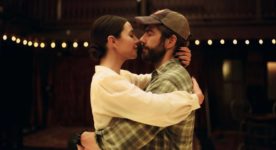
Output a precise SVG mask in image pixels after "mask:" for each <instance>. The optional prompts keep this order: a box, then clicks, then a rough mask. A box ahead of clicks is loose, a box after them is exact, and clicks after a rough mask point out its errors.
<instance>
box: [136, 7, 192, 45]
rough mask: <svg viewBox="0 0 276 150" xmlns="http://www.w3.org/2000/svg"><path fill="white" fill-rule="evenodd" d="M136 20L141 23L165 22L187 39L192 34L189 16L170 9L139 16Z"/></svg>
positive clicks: (168, 26) (165, 24)
mask: <svg viewBox="0 0 276 150" xmlns="http://www.w3.org/2000/svg"><path fill="white" fill-rule="evenodd" d="M135 20H136V21H137V22H138V23H140V24H145V25H151V24H163V25H164V26H166V27H167V28H169V29H170V30H172V31H174V32H175V33H177V34H178V35H180V36H181V37H183V38H184V39H185V40H187V39H188V38H189V36H190V34H191V33H190V26H189V22H188V20H187V18H186V17H185V16H184V15H182V14H180V13H178V12H175V11H172V10H170V9H162V10H158V11H156V12H154V13H153V14H151V15H150V16H137V17H135Z"/></svg>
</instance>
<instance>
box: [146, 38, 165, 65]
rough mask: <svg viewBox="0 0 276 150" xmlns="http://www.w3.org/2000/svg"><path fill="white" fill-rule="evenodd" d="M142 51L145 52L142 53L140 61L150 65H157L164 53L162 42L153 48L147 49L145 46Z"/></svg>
mask: <svg viewBox="0 0 276 150" xmlns="http://www.w3.org/2000/svg"><path fill="white" fill-rule="evenodd" d="M144 49H146V51H143V52H142V59H143V60H145V61H148V62H151V63H158V62H159V61H160V60H161V59H162V58H163V57H164V55H165V53H166V50H165V48H164V44H163V42H162V43H159V44H158V45H157V46H156V47H154V48H149V47H147V46H146V45H145V46H144Z"/></svg>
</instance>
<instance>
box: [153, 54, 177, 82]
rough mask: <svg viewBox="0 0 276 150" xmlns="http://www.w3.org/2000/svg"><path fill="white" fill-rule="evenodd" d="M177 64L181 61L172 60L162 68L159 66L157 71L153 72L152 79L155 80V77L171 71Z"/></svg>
mask: <svg viewBox="0 0 276 150" xmlns="http://www.w3.org/2000/svg"><path fill="white" fill-rule="evenodd" d="M176 63H179V61H178V60H177V59H175V58H172V59H170V60H169V61H167V62H165V63H164V64H162V65H161V66H159V67H158V68H157V69H155V70H154V71H153V72H152V78H154V77H155V76H157V75H159V74H162V73H164V72H166V71H167V70H168V69H170V68H171V67H172V66H173V65H174V64H176Z"/></svg>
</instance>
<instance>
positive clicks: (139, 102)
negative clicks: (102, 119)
mask: <svg viewBox="0 0 276 150" xmlns="http://www.w3.org/2000/svg"><path fill="white" fill-rule="evenodd" d="M91 93H92V94H91V100H92V107H93V108H92V109H93V113H99V114H102V115H107V116H111V117H120V118H127V119H130V120H134V121H137V122H141V123H144V124H149V125H154V126H160V127H165V126H169V125H172V124H176V123H178V122H180V121H182V120H184V119H185V117H186V116H185V115H184V114H186V112H188V111H192V110H195V109H198V108H199V107H200V106H199V99H198V96H197V95H196V94H189V93H187V92H185V91H176V92H172V93H165V94H152V93H151V92H145V91H143V90H141V89H140V88H138V87H136V86H135V85H134V84H131V83H130V82H129V81H128V80H126V79H125V78H123V77H120V76H108V77H105V78H104V79H102V80H100V81H96V82H95V84H94V83H93V84H92V88H91Z"/></svg>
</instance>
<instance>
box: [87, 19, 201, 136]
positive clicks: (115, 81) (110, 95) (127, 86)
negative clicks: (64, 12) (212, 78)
mask: <svg viewBox="0 0 276 150" xmlns="http://www.w3.org/2000/svg"><path fill="white" fill-rule="evenodd" d="M91 39H92V41H93V44H92V49H93V50H92V51H93V54H94V55H95V56H96V57H97V58H99V60H100V64H99V65H98V66H96V67H95V74H94V76H93V79H92V84H91V106H92V112H93V118H94V127H95V130H96V133H97V132H101V131H104V129H105V128H107V127H108V126H109V123H110V121H111V120H112V118H113V117H119V118H127V119H130V120H133V121H136V122H140V123H143V124H148V125H153V126H160V127H165V126H169V125H173V124H176V123H177V122H180V121H182V120H184V119H185V118H184V117H185V116H186V115H184V113H187V111H192V110H195V109H197V108H199V103H202V101H203V94H202V92H201V90H200V88H199V87H198V85H197V83H196V81H195V80H194V84H195V89H194V90H195V94H189V93H187V92H185V91H176V92H172V93H166V94H152V93H150V92H145V91H143V90H142V89H144V88H145V87H146V86H147V84H148V83H149V81H150V79H151V75H136V74H132V73H130V72H128V71H125V70H121V67H122V65H123V63H124V62H125V61H126V60H129V59H135V58H136V57H137V47H138V43H139V41H138V39H137V37H136V36H135V34H134V33H133V28H132V26H131V24H130V23H129V22H128V21H127V20H126V19H125V18H122V17H119V16H111V15H106V16H102V17H100V18H98V19H97V20H96V21H95V22H94V24H93V28H92V31H91ZM101 140H105V139H101V137H97V141H101Z"/></svg>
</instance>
